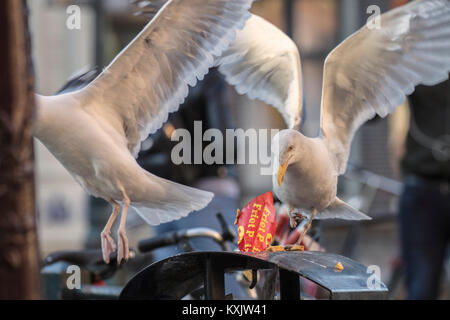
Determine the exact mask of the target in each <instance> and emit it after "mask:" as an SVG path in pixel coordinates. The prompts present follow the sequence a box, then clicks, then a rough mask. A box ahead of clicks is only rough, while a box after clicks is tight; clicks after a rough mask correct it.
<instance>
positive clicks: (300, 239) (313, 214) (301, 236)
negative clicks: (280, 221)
mask: <svg viewBox="0 0 450 320" xmlns="http://www.w3.org/2000/svg"><path fill="white" fill-rule="evenodd" d="M316 214H317V210H315V209H313V210H312V211H311V217H310V218H309V221H308V224H307V225H306V227H305V229H304V230H303V232H302V234H301V235H300V237H299V238H298V240H297V244H300V243H302V241H303V238H304V237H305V235H306V234H307V233H308V231H309V229H311V224H312V222H313V220H314V217H315V216H316Z"/></svg>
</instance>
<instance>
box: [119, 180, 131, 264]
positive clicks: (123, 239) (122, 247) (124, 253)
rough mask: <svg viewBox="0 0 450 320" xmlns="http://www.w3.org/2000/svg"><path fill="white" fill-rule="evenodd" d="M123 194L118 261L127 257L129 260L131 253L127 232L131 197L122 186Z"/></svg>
mask: <svg viewBox="0 0 450 320" xmlns="http://www.w3.org/2000/svg"><path fill="white" fill-rule="evenodd" d="M121 191H122V194H123V208H122V216H121V217H120V225H119V230H118V231H117V236H118V237H117V242H118V243H119V249H118V250H117V263H118V264H120V262H121V261H122V260H123V259H125V260H126V261H128V255H129V253H130V251H129V248H128V238H127V233H126V231H125V224H126V221H127V213H128V208H129V207H130V198H128V196H127V194H126V193H125V190H124V189H123V188H121Z"/></svg>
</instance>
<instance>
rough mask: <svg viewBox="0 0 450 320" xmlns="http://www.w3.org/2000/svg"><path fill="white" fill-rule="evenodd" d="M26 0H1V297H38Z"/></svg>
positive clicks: (31, 83)
mask: <svg viewBox="0 0 450 320" xmlns="http://www.w3.org/2000/svg"><path fill="white" fill-rule="evenodd" d="M27 14H28V12H27V6H26V1H25V0H2V1H0V43H1V49H0V97H1V98H0V299H38V298H39V297H40V286H39V263H38V241H37V235H36V216H35V204H34V203H35V196H34V170H33V169H34V161H33V158H34V157H33V138H32V118H33V112H34V92H33V91H34V77H33V67H32V62H31V56H30V55H31V53H30V51H31V50H30V47H31V46H30V36H29V31H28V22H27Z"/></svg>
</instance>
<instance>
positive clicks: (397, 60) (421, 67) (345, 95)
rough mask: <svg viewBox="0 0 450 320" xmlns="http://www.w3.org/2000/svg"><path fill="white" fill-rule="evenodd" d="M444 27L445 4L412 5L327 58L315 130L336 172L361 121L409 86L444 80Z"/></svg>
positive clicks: (448, 67) (447, 46) (448, 11)
mask: <svg viewBox="0 0 450 320" xmlns="http://www.w3.org/2000/svg"><path fill="white" fill-rule="evenodd" d="M449 26H450V1H449V0H419V1H414V2H412V3H410V4H407V5H405V6H402V7H399V8H397V9H394V10H391V11H389V12H387V13H385V14H383V15H382V16H381V28H379V29H369V28H368V27H367V26H365V27H363V28H362V29H361V30H359V31H357V32H356V33H354V34H353V35H351V36H350V37H349V38H348V39H347V40H345V41H344V42H343V43H342V44H340V45H339V46H338V47H337V48H336V49H335V50H333V51H332V52H331V53H330V55H329V56H328V57H327V59H326V62H325V69H324V82H323V93H322V114H321V118H322V119H321V127H322V134H323V136H324V139H325V141H326V143H327V145H328V148H329V150H330V152H331V154H332V155H333V156H334V160H335V163H336V170H337V171H338V172H339V173H340V174H342V173H344V172H345V169H346V164H347V160H348V156H349V152H350V145H351V141H352V138H353V135H354V133H355V131H356V130H357V129H358V128H359V127H360V126H361V125H362V124H363V123H365V122H366V121H367V120H369V119H371V118H373V117H374V116H375V115H379V116H381V117H385V116H386V115H388V114H389V113H391V112H392V111H393V110H394V109H395V108H396V107H397V106H398V105H400V104H402V103H403V102H404V100H405V98H406V95H409V94H411V93H412V92H413V91H414V88H415V86H417V85H419V84H425V85H435V84H438V83H440V82H442V81H444V80H445V79H447V78H448V73H449V71H450V27H449Z"/></svg>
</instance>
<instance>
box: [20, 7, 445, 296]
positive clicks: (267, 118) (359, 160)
mask: <svg viewBox="0 0 450 320" xmlns="http://www.w3.org/2000/svg"><path fill="white" fill-rule="evenodd" d="M131 2H132V1H130V0H107V1H100V0H98V1H95V0H92V1H89V0H79V1H77V0H72V1H65V0H33V1H29V8H30V29H31V33H32V41H33V57H34V63H35V71H36V78H37V82H36V83H37V88H36V89H37V92H38V93H40V94H44V95H50V94H55V93H57V92H58V91H60V90H61V88H63V87H64V85H65V84H66V83H67V81H68V79H70V78H73V77H76V76H77V75H79V74H82V73H84V72H87V71H89V70H92V69H94V68H97V70H101V69H102V68H103V67H105V66H106V65H108V64H109V62H110V61H111V60H112V59H113V58H114V57H115V55H116V54H117V53H118V52H119V51H120V50H121V49H122V48H123V47H124V46H125V45H127V44H128V42H129V41H131V40H132V39H133V38H134V36H135V35H136V34H137V33H138V32H139V31H140V30H141V29H142V27H143V26H144V25H145V24H146V23H147V22H148V21H149V19H148V17H147V16H145V15H135V14H134V13H135V12H136V11H137V7H136V6H135V5H133V4H132V3H131ZM405 2H407V1H398V0H397V1H396V0H260V1H258V2H256V3H255V4H254V6H253V12H254V13H256V14H258V15H260V16H262V17H264V18H265V19H267V20H269V21H270V22H272V23H273V24H275V25H276V26H278V27H279V28H280V29H282V30H283V31H285V32H286V33H287V34H288V35H290V36H291V37H292V38H293V39H294V41H295V42H296V44H297V45H298V47H299V50H300V54H301V56H302V67H303V78H304V92H305V96H306V97H305V109H306V110H305V115H304V118H305V120H306V122H305V123H304V125H303V127H302V131H303V133H304V134H306V135H307V136H315V135H317V133H318V130H319V118H320V98H321V87H322V72H323V63H324V60H325V58H326V56H327V54H328V53H329V52H330V51H331V50H332V49H333V48H334V47H335V46H336V45H337V44H339V43H340V42H341V41H342V40H343V39H345V38H346V37H347V36H349V35H350V34H351V33H353V32H354V31H356V30H357V29H359V28H360V27H361V26H363V25H364V24H365V23H366V22H367V19H368V18H369V17H370V15H372V14H373V12H367V8H368V7H369V6H370V5H377V6H379V8H380V9H381V11H382V12H384V11H386V10H388V9H390V8H393V7H395V6H398V5H401V4H403V3H405ZM73 4H75V5H78V6H79V7H80V8H81V28H80V29H79V30H77V29H75V30H69V29H68V28H66V20H67V18H68V13H67V12H66V10H67V8H68V6H70V5H73ZM94 75H95V71H94ZM214 93H218V95H217V94H214ZM211 97H212V98H211ZM218 97H220V98H218ZM186 104H187V105H189V106H186V108H183V109H182V112H181V113H180V115H174V116H173V117H171V118H170V119H169V124H168V125H166V126H165V127H164V128H163V129H162V130H161V131H160V132H158V133H157V134H156V135H155V137H150V138H149V139H148V140H147V141H146V142H145V143H144V144H145V145H144V146H143V151H142V152H141V157H140V159H139V161H140V162H141V164H142V165H143V166H144V167H146V168H147V169H148V170H149V171H151V172H153V173H155V174H158V175H162V176H166V177H170V178H171V179H172V180H177V181H180V182H182V183H186V184H191V185H195V186H200V187H204V188H207V189H210V190H214V191H215V192H216V194H219V198H220V199H222V200H223V202H220V199H219V202H218V203H215V204H214V205H215V206H216V207H217V211H223V213H224V214H225V215H226V216H227V221H230V220H231V221H233V220H234V215H235V210H236V209H237V208H242V207H243V206H244V205H245V204H246V203H247V202H248V201H249V200H251V199H253V198H254V197H255V196H257V195H260V194H262V193H264V192H267V191H270V190H271V188H272V181H271V177H270V176H262V175H260V174H259V172H260V171H259V170H260V168H259V166H258V165H236V166H212V167H205V166H199V165H191V166H188V165H186V166H181V167H178V168H175V167H174V166H173V165H170V163H169V162H168V159H167V150H164V148H162V147H161V146H164V141H167V137H164V136H165V135H166V136H167V135H168V134H169V132H171V129H173V128H177V127H188V128H189V127H192V125H193V123H192V122H193V120H198V119H200V120H201V119H203V120H205V122H206V123H207V125H209V126H210V127H218V128H220V129H224V128H243V129H248V128H278V129H281V128H284V123H283V121H282V118H281V116H280V115H279V114H278V113H277V112H276V111H275V110H274V109H272V108H271V107H269V106H266V105H263V104H262V103H260V102H255V101H251V100H249V99H247V98H246V97H244V96H240V95H238V94H237V93H236V92H235V91H234V89H233V88H231V87H229V86H227V85H226V84H225V83H223V80H222V79H221V78H220V75H218V74H217V73H214V72H213V73H212V74H211V75H210V76H208V77H207V78H206V79H205V81H204V82H202V83H200V84H199V86H198V88H196V89H195V90H191V97H190V99H188V101H187V103H186ZM197 105H198V108H199V109H198V110H196V107H197ZM188 107H189V108H188ZM199 110H204V112H203V111H199ZM224 110H225V111H224ZM398 110H399V111H398V112H396V113H395V114H393V115H391V116H390V117H388V118H386V119H375V120H373V121H371V122H369V123H367V124H366V125H364V127H363V128H362V129H361V130H359V131H358V133H357V136H356V138H355V139H354V142H353V147H352V154H351V157H350V163H351V165H350V170H349V173H348V174H347V175H346V176H345V177H343V178H342V179H341V181H340V185H339V190H340V191H339V193H340V196H341V198H343V199H345V200H346V201H348V202H349V203H351V204H352V205H354V206H356V207H359V208H360V209H361V211H363V212H366V213H368V214H369V215H370V216H372V217H373V218H374V219H373V221H371V222H369V223H364V224H358V225H355V224H352V223H348V222H341V221H324V222H323V223H321V226H320V229H321V235H320V243H321V245H322V247H323V248H325V250H326V251H328V252H335V253H339V254H343V255H346V256H349V257H351V258H353V259H355V260H357V261H360V262H361V263H363V264H365V265H378V266H380V268H381V277H382V280H383V281H384V282H385V283H388V282H389V281H390V280H391V279H392V276H393V274H394V272H393V271H394V270H395V267H396V266H397V265H398V264H399V255H400V249H399V236H398V231H397V230H398V227H397V220H396V215H397V208H398V201H399V195H400V193H401V190H402V184H401V182H400V181H401V176H400V169H399V164H400V159H401V157H402V150H403V148H404V147H403V146H404V141H405V137H406V132H407V130H408V123H409V118H408V112H407V108H406V106H405V107H402V108H399V109H398ZM206 119H207V120H206ZM203 130H206V128H205V126H204V128H203ZM165 139H166V140H165ZM166 144H167V143H166ZM227 152H229V150H227ZM36 164H37V170H36V174H37V181H36V183H37V187H36V189H37V196H38V198H37V199H38V208H39V224H40V225H39V236H40V246H41V252H42V256H45V255H46V254H48V253H50V252H52V251H55V250H61V249H81V248H86V247H90V248H99V247H100V237H99V233H100V231H101V230H102V229H103V226H104V223H105V221H106V219H107V217H108V216H109V214H110V212H111V208H110V207H109V206H108V205H105V204H104V203H103V202H102V201H100V200H94V199H90V198H88V197H87V195H86V194H85V193H84V192H83V191H82V190H81V188H80V187H79V186H78V184H76V182H75V181H74V180H73V179H72V177H71V176H70V175H69V174H68V173H67V172H66V171H65V169H64V168H63V167H62V166H61V165H60V164H59V163H58V162H57V161H56V159H55V158H54V157H53V156H52V155H51V154H50V153H49V152H48V151H47V150H46V149H45V148H44V147H43V146H42V145H40V143H39V142H36ZM230 199H231V200H230ZM225 203H226V204H225ZM216 207H214V208H212V209H211V208H209V209H208V210H210V211H211V212H212V211H213V210H215V209H216ZM198 217H199V214H194V215H193V217H192V219H193V220H192V221H193V222H192V224H193V225H195V224H196V222H195V221H197V220H196V219H199V218H198ZM200 217H201V216H200ZM130 218H131V217H130ZM188 219H191V218H188ZM185 225H189V223H186V224H185ZM128 228H129V229H131V228H132V229H133V232H129V235H130V241H131V246H133V245H135V243H136V241H138V240H139V239H141V238H142V237H147V236H149V235H151V234H155V233H157V232H162V231H164V230H169V229H170V228H176V226H174V225H172V226H162V227H161V228H162V229H155V228H153V229H150V228H149V227H148V226H147V225H145V224H144V222H143V221H142V220H139V218H138V217H134V218H133V219H130V220H129V223H128ZM443 281H448V280H443ZM401 295H402V293H399V297H401Z"/></svg>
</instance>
